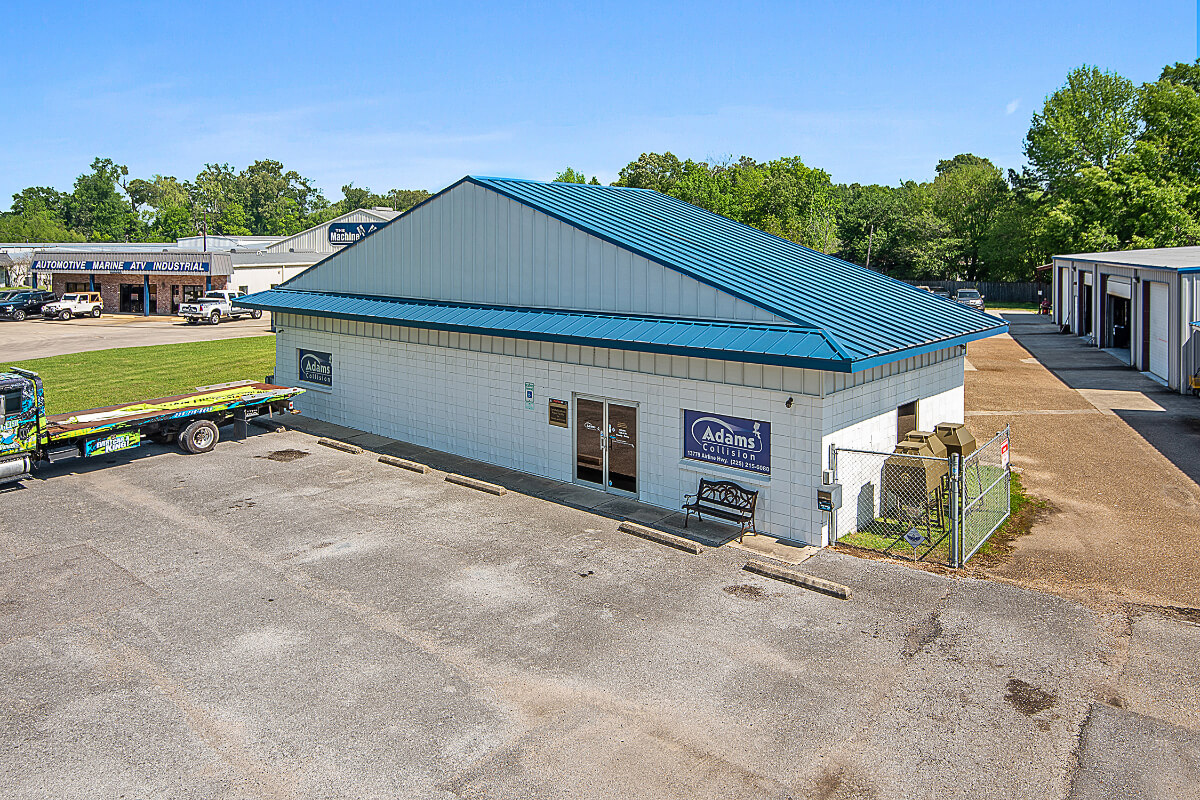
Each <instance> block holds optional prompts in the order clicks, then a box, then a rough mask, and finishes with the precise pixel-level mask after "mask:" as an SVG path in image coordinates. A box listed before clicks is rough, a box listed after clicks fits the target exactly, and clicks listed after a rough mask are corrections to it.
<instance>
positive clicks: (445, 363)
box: [244, 177, 1007, 544]
mask: <svg viewBox="0 0 1200 800" xmlns="http://www.w3.org/2000/svg"><path fill="white" fill-rule="evenodd" d="M244 304H245V305H247V306H250V307H253V308H261V309H263V310H267V311H271V312H272V313H273V314H274V315H275V316H274V321H275V325H276V327H277V330H278V336H277V340H276V348H277V351H276V375H275V379H276V381H277V382H282V383H290V384H294V385H298V386H303V387H304V388H306V389H307V390H308V391H307V392H306V393H305V394H304V395H302V396H301V397H300V398H299V399H298V401H297V404H298V405H299V406H300V407H301V408H302V409H303V410H304V412H305V413H307V414H309V415H311V416H314V417H316V418H319V419H323V420H328V421H331V422H336V423H341V424H344V425H349V426H352V427H355V428H359V429H362V430H367V431H372V432H375V433H379V434H383V435H387V436H392V437H396V438H400V439H403V440H406V441H410V442H414V443H417V444H421V445H425V446H428V447H432V448H436V449H439V450H443V451H448V452H452V453H457V454H460V455H463V456H468V457H471V458H475V459H479V460H482V461H486V462H490V463H494V464H499V465H502V466H505V467H510V468H513V469H517V470H523V471H525V472H529V473H533V474H536V475H541V476H546V477H549V478H553V479H556V480H560V481H567V482H575V483H578V484H580V485H583V486H588V487H593V488H599V489H603V490H606V491H608V492H611V493H612V494H614V495H617V496H621V497H630V498H636V499H639V500H641V501H643V502H646V503H650V504H653V505H657V506H661V507H663V508H667V509H678V508H679V505H680V503H681V502H682V500H683V497H684V495H686V494H691V493H694V492H695V491H696V486H697V481H698V479H700V478H710V479H716V480H720V479H728V480H734V481H736V482H738V483H739V484H742V485H744V486H746V487H748V488H753V489H758V490H760V492H761V494H760V496H759V514H758V527H759V530H760V531H763V532H768V533H772V534H774V535H777V536H781V537H785V538H789V539H793V540H799V541H804V542H809V543H812V544H825V543H827V541H828V527H827V524H826V521H827V516H826V513H825V512H822V511H819V510H818V509H817V503H816V499H817V498H816V492H817V488H818V486H819V484H820V482H821V477H822V474H821V473H822V470H823V469H825V468H827V463H828V462H827V459H828V455H827V453H828V450H829V445H830V444H832V443H836V444H837V445H839V446H842V447H868V448H875V449H881V448H882V449H885V450H890V449H891V448H892V446H893V445H894V444H895V443H896V441H897V438H898V437H897V429H898V427H900V426H901V425H903V424H915V425H918V426H920V427H921V428H925V429H931V428H932V427H933V426H934V425H935V424H936V423H939V422H943V421H948V422H961V421H962V420H963V367H964V353H965V350H966V348H965V345H966V343H967V342H969V341H972V340H975V339H979V338H983V337H986V336H991V335H993V334H996V333H1000V332H1003V331H1005V330H1007V326H1006V325H1005V324H1004V323H1003V322H1002V321H1000V320H998V319H995V318H994V317H989V316H987V315H984V314H981V313H979V312H977V311H973V310H971V309H969V308H966V307H964V306H960V305H957V304H955V303H953V302H950V301H948V300H945V299H943V298H939V297H936V296H934V295H932V294H929V293H927V292H923V291H920V290H918V289H915V288H913V287H911V286H908V285H906V284H903V283H900V282H898V281H894V280H892V279H890V278H887V277H886V276H883V275H881V274H879V273H876V272H871V271H870V270H867V269H864V268H862V267H858V266H856V265H853V264H848V263H846V262H844V261H840V260H838V259H836V258H833V257H831V256H827V255H824V254H821V253H817V252H814V251H812V250H809V249H807V248H805V247H801V246H800V245H797V244H795V243H793V242H790V241H786V240H783V239H780V238H777V237H775V236H771V235H770V234H767V233H764V232H762V231H759V230H756V229H754V228H750V227H747V226H745V225H741V224H739V223H737V222H733V221H732V220H729V219H726V218H724V217H721V216H718V215H716V214H711V213H709V212H707V211H704V210H702V209H699V208H696V207H694V206H691V205H688V204H687V203H684V202H682V201H680V200H676V199H674V198H671V197H668V196H665V195H662V194H658V193H657V192H653V191H649V190H643V189H625V188H618V187H605V186H584V185H577V184H565V183H553V184H547V183H538V182H533V181H520V180H508V179H500V178H473V177H468V178H464V179H463V180H461V181H459V182H458V183H456V184H454V185H453V186H451V187H449V188H448V189H445V190H444V191H442V192H440V193H439V194H437V195H435V196H434V197H432V198H430V199H429V200H427V201H425V202H424V203H422V204H420V205H418V206H416V207H414V208H413V209H411V210H409V211H407V212H405V213H404V214H403V215H401V216H399V217H397V218H396V219H394V220H393V221H392V222H391V223H389V224H387V225H386V226H384V227H383V228H382V229H381V230H380V231H378V232H377V233H375V234H374V235H372V236H370V237H369V238H366V239H363V240H362V241H359V242H358V243H357V244H355V245H353V246H350V247H347V248H345V249H344V250H342V251H341V252H339V253H337V254H335V255H332V256H330V257H328V258H327V259H325V260H324V261H323V262H321V263H320V264H318V265H316V266H314V267H313V268H311V269H309V270H307V271H306V272H304V273H302V274H301V275H299V276H297V277H295V278H293V279H291V280H290V281H287V282H286V283H284V284H282V285H281V286H280V287H278V288H276V289H274V290H270V291H266V292H261V293H259V294H257V295H253V296H251V297H250V298H249V299H247V300H246V301H245V303H244ZM854 502H855V501H854V500H853V499H847V505H851V504H853V503H854Z"/></svg>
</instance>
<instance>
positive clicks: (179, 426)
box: [0, 368, 304, 483]
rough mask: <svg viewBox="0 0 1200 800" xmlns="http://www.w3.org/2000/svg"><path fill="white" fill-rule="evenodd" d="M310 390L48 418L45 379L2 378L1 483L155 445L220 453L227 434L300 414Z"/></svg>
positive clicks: (213, 390) (204, 396) (240, 391)
mask: <svg viewBox="0 0 1200 800" xmlns="http://www.w3.org/2000/svg"><path fill="white" fill-rule="evenodd" d="M303 391H304V390H303V389H296V388H292V387H289V386H275V385H273V384H269V383H258V382H256V381H238V382H236V383H224V384H218V385H214V386H200V387H197V388H196V389H195V391H192V392H189V393H187V394H180V395H174V396H172V397H160V398H156V399H153V400H143V401H140V402H136V403H124V404H122V405H115V406H106V407H104V408H91V409H87V410H86V411H73V412H71V413H69V414H46V401H45V392H44V389H43V386H42V379H41V378H40V377H38V375H37V373H35V372H29V371H28V370H22V369H15V368H14V369H13V370H12V371H11V372H5V373H0V483H8V482H12V481H18V480H21V479H22V478H27V477H29V475H30V474H32V472H33V470H34V469H35V468H36V467H37V465H38V464H39V463H41V462H54V461H60V460H62V459H65V458H89V457H93V456H100V455H108V454H110V453H117V452H120V451H122V450H129V449H132V448H134V447H138V446H140V445H141V444H143V443H144V442H145V441H147V440H149V441H152V442H156V443H158V444H169V443H172V442H178V443H179V446H180V447H181V448H182V449H183V450H184V451H185V452H188V453H206V452H208V451H209V450H211V449H213V447H215V446H216V444H217V440H218V439H219V438H220V426H221V425H224V424H227V423H235V424H237V425H239V426H243V427H242V430H241V433H243V434H244V433H245V428H244V426H245V424H246V423H247V422H248V421H249V420H250V419H251V418H253V417H257V416H261V415H274V414H277V413H279V414H286V413H288V412H293V408H292V398H294V397H295V396H296V395H298V394H300V393H302V392H303Z"/></svg>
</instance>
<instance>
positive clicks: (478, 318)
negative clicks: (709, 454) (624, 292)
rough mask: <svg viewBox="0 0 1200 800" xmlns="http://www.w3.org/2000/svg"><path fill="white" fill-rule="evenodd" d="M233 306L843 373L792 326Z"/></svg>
mask: <svg viewBox="0 0 1200 800" xmlns="http://www.w3.org/2000/svg"><path fill="white" fill-rule="evenodd" d="M234 302H235V303H236V304H237V305H239V306H245V307H247V308H260V309H263V310H264V311H283V312H292V313H297V314H307V315H311V316H318V317H333V318H336V319H349V320H356V321H360V322H373V323H380V322H382V323H386V324H392V325H405V326H409V327H414V328H430V329H435V330H450V331H458V332H460V333H478V334H483V335H486V336H508V337H513V338H518V339H536V340H538V341H546V342H559V343H564V344H580V345H590V346H594V347H615V348H619V349H622V350H640V351H644V352H650V353H666V354H669V355H680V356H694V357H699V358H716V359H724V360H729V361H745V362H749V363H752V364H776V365H780V366H792V367H808V368H811V369H826V370H835V371H842V372H850V371H852V369H853V368H854V365H853V364H852V362H851V360H850V359H848V358H846V357H845V355H843V354H841V353H839V352H838V351H837V349H836V348H835V347H834V346H833V345H832V344H831V343H830V342H829V340H828V337H827V336H826V335H825V334H824V333H823V332H821V331H819V330H816V329H814V328H811V327H806V326H799V325H764V324H757V323H731V322H711V321H705V320H684V319H669V318H662V317H634V316H615V315H611V314H591V313H587V312H579V311H553V310H547V309H540V308H509V307H502V306H482V305H461V304H455V303H433V302H429V301H419V300H404V299H400V298H394V297H362V296H356V295H345V294H332V293H322V292H307V291H297V290H294V289H268V290H267V291H265V292H258V293H256V294H252V295H247V296H246V297H239V298H238V299H237V300H236V301H234Z"/></svg>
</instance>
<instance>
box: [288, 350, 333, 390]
mask: <svg viewBox="0 0 1200 800" xmlns="http://www.w3.org/2000/svg"><path fill="white" fill-rule="evenodd" d="M296 353H297V356H298V357H299V359H300V373H299V374H300V380H302V381H304V382H305V383H317V384H320V385H321V386H333V354H332V353H318V352H317V351H315V350H297V351H296Z"/></svg>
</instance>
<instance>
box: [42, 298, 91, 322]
mask: <svg viewBox="0 0 1200 800" xmlns="http://www.w3.org/2000/svg"><path fill="white" fill-rule="evenodd" d="M103 311H104V301H103V300H101V299H100V293H99V292H68V293H67V294H64V295H63V296H62V299H61V300H55V301H54V302H52V303H47V304H46V305H44V306H42V316H43V317H45V318H46V319H54V318H55V317H58V318H59V319H71V318H72V317H86V316H88V315H91V316H93V317H98V316H100V314H101V312H103Z"/></svg>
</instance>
